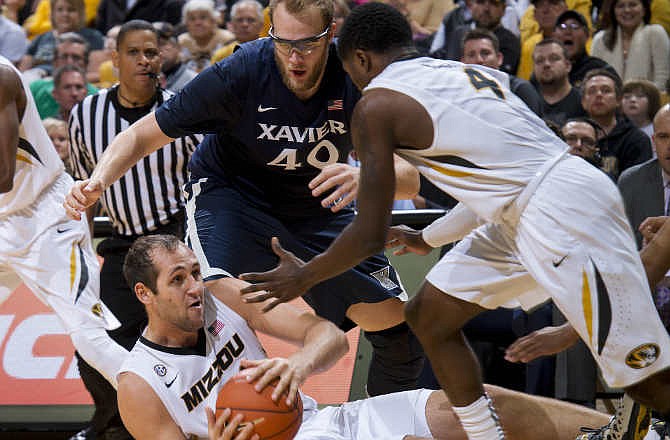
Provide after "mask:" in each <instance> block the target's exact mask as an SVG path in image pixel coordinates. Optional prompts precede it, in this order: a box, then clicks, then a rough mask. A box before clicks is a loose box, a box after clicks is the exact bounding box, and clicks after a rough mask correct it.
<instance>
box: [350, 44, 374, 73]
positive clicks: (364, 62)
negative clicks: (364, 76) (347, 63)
mask: <svg viewBox="0 0 670 440" xmlns="http://www.w3.org/2000/svg"><path fill="white" fill-rule="evenodd" d="M354 63H355V64H356V65H358V66H360V67H361V68H362V69H364V70H365V71H366V72H369V71H370V69H371V59H370V55H368V53H367V52H366V51H364V50H362V49H356V50H354Z"/></svg>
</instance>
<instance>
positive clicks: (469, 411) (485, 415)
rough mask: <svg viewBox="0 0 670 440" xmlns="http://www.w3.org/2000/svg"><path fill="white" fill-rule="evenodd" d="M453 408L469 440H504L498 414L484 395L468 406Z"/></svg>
mask: <svg viewBox="0 0 670 440" xmlns="http://www.w3.org/2000/svg"><path fill="white" fill-rule="evenodd" d="M453 408H454V412H455V413H456V416H458V419H459V420H460V421H461V425H463V429H465V433H466V434H467V435H468V439H469V440H504V438H505V435H504V434H503V430H502V427H501V426H500V422H499V420H498V414H496V412H495V410H494V409H493V402H491V400H489V398H488V396H487V395H486V394H485V395H483V396H482V397H480V398H479V399H477V400H475V401H474V402H473V403H471V404H470V405H468V406H454V407H453Z"/></svg>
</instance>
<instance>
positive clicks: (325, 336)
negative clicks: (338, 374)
mask: <svg viewBox="0 0 670 440" xmlns="http://www.w3.org/2000/svg"><path fill="white" fill-rule="evenodd" d="M317 319H318V321H316V322H315V323H314V324H313V325H311V326H310V327H309V329H308V330H307V331H306V332H305V338H304V342H303V346H302V348H301V349H300V350H298V351H297V352H296V353H295V354H294V355H292V356H291V357H290V358H294V357H296V358H298V359H300V362H304V363H305V364H307V365H309V367H310V372H309V374H310V375H311V374H315V373H321V372H323V371H326V370H328V369H330V368H331V367H332V366H333V365H335V363H336V362H337V361H338V360H339V359H340V358H341V357H342V356H344V355H345V354H346V353H347V351H348V350H349V342H348V341H347V337H346V336H345V334H344V332H343V331H342V330H340V329H339V328H337V327H336V326H335V325H334V324H333V323H331V322H330V321H325V320H322V319H320V318H317Z"/></svg>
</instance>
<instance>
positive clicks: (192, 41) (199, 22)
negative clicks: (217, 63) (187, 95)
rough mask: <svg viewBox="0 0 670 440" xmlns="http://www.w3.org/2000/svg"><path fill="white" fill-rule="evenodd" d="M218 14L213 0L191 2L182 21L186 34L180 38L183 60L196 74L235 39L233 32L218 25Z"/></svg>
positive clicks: (184, 12) (194, 0) (187, 4)
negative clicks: (217, 52) (215, 53)
mask: <svg viewBox="0 0 670 440" xmlns="http://www.w3.org/2000/svg"><path fill="white" fill-rule="evenodd" d="M216 16H217V12H216V10H215V9H214V2H213V1H212V0H189V1H188V3H186V5H184V10H183V13H182V21H183V23H184V25H185V26H186V30H187V32H186V33H183V34H181V35H180V36H179V45H180V46H181V50H182V55H181V56H182V60H183V61H184V62H185V63H187V64H188V66H189V67H191V68H192V69H193V70H195V71H196V72H200V71H201V70H202V69H204V68H205V67H207V66H208V65H209V64H210V60H211V58H212V55H213V54H214V52H216V51H217V50H218V49H220V48H221V47H223V46H225V45H226V44H228V43H230V42H231V41H233V40H234V39H235V35H233V33H232V32H230V31H227V30H224V29H220V28H219V27H217V24H216Z"/></svg>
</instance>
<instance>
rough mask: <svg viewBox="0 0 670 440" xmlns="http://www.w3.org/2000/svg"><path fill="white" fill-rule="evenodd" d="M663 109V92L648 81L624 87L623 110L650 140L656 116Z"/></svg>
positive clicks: (629, 82)
mask: <svg viewBox="0 0 670 440" xmlns="http://www.w3.org/2000/svg"><path fill="white" fill-rule="evenodd" d="M660 108H661V92H659V91H658V89H657V88H656V86H655V85H654V83H652V82H650V81H646V80H639V81H626V83H625V84H624V85H623V99H622V100H621V110H622V111H623V114H624V115H626V116H627V117H628V119H630V120H631V122H632V123H633V124H635V126H636V127H637V128H639V129H640V130H642V131H643V132H644V133H645V134H646V135H647V136H649V138H651V136H652V134H653V133H654V124H653V123H652V121H653V119H654V115H655V114H656V112H657V111H658V110H659V109H660ZM654 153H655V152H654Z"/></svg>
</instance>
